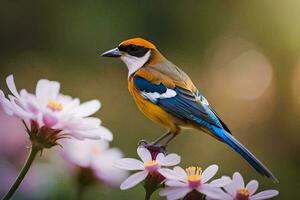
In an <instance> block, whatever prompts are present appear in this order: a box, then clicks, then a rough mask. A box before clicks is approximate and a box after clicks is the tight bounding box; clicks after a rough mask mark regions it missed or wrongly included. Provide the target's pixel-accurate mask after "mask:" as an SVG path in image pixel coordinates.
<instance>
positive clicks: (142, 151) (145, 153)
mask: <svg viewBox="0 0 300 200" xmlns="http://www.w3.org/2000/svg"><path fill="white" fill-rule="evenodd" d="M137 154H138V155H139V157H140V158H141V159H142V161H143V162H148V161H151V160H152V156H151V153H150V151H149V150H148V149H146V148H144V147H138V148H137Z"/></svg>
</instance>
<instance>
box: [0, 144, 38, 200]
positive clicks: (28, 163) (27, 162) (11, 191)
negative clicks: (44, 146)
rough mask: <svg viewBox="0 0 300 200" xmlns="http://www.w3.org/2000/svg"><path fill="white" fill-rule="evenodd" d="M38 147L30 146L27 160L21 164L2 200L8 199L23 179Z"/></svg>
mask: <svg viewBox="0 0 300 200" xmlns="http://www.w3.org/2000/svg"><path fill="white" fill-rule="evenodd" d="M39 150H40V149H39V148H37V147H35V146H34V145H33V146H32V148H31V151H30V154H29V156H28V158H27V161H26V163H25V165H24V166H23V168H22V170H21V172H20V174H19V176H18V177H17V179H16V180H15V182H14V184H13V185H12V186H11V188H10V190H9V191H8V192H7V193H6V195H5V196H4V197H3V198H2V200H9V199H10V198H11V197H12V196H13V194H14V193H15V192H16V190H17V189H18V187H19V185H20V184H21V182H22V181H23V179H24V177H25V175H26V174H27V172H28V170H29V168H30V166H31V165H32V163H33V161H34V158H35V156H36V154H37V153H38V152H39Z"/></svg>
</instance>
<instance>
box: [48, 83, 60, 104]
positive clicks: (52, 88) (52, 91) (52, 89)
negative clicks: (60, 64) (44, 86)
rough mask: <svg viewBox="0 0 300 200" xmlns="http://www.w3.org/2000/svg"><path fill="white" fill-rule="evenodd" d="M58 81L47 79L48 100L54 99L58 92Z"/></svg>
mask: <svg viewBox="0 0 300 200" xmlns="http://www.w3.org/2000/svg"><path fill="white" fill-rule="evenodd" d="M59 89H60V83H59V82H57V81H49V91H48V92H49V97H50V99H49V100H55V99H56V98H57V96H58V94H59Z"/></svg>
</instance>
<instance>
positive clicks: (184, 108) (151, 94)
mask: <svg viewBox="0 0 300 200" xmlns="http://www.w3.org/2000/svg"><path fill="white" fill-rule="evenodd" d="M134 84H135V86H136V88H137V89H138V90H139V91H140V92H141V95H142V96H143V97H144V98H146V99H148V100H149V101H151V102H152V103H155V104H157V105H159V106H160V107H162V108H163V109H164V110H166V111H167V112H169V113H171V114H172V115H174V116H176V117H177V118H179V119H183V120H189V121H193V122H194V123H197V124H199V125H202V126H204V127H205V128H208V126H209V125H214V126H217V127H219V128H225V127H226V126H225V127H223V125H222V124H224V123H223V122H221V120H220V119H219V118H218V116H217V115H216V114H215V113H214V111H213V110H212V109H211V107H210V106H209V105H208V103H207V101H206V99H205V98H204V97H203V96H202V95H201V94H200V92H199V91H196V93H195V94H193V93H192V92H190V91H188V90H186V89H183V88H180V87H175V88H174V89H170V88H167V87H166V86H164V85H163V84H162V83H160V84H153V83H151V82H150V81H148V80H146V79H144V78H142V77H140V76H137V75H136V76H135V77H134ZM225 129H228V128H227V127H226V128H225Z"/></svg>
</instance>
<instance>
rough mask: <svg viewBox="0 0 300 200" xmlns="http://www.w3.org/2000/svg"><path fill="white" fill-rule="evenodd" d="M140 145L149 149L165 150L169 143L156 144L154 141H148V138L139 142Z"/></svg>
mask: <svg viewBox="0 0 300 200" xmlns="http://www.w3.org/2000/svg"><path fill="white" fill-rule="evenodd" d="M138 145H139V146H142V147H145V148H146V149H148V150H149V151H151V152H152V151H159V152H164V151H165V150H166V148H167V146H168V145H167V144H156V143H153V142H147V141H146V140H140V141H139V143H138Z"/></svg>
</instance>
